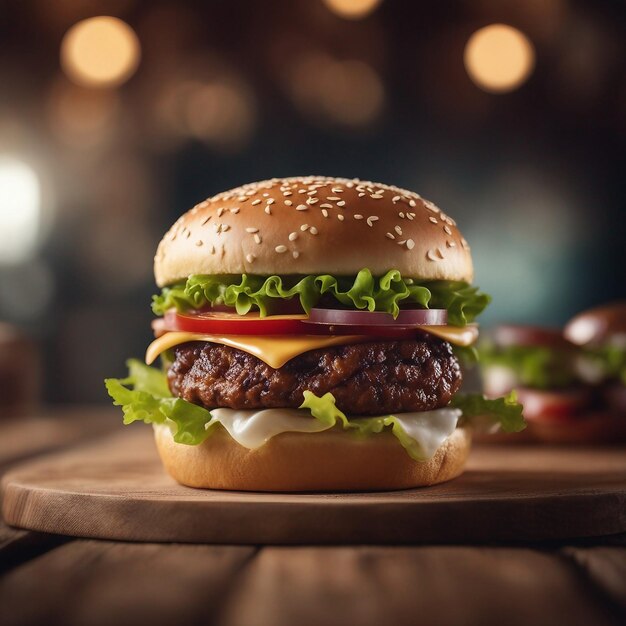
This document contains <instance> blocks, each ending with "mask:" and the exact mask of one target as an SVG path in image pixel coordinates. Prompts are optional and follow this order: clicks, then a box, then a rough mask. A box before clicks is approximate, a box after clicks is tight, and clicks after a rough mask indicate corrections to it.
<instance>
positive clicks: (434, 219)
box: [428, 215, 437, 224]
mask: <svg viewBox="0 0 626 626" xmlns="http://www.w3.org/2000/svg"><path fill="white" fill-rule="evenodd" d="M428 220H429V221H430V222H432V223H433V224H437V218H436V217H433V216H432V215H431V216H430V217H429V218H428Z"/></svg>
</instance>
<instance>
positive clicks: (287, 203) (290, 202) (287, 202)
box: [285, 200, 293, 206]
mask: <svg viewBox="0 0 626 626" xmlns="http://www.w3.org/2000/svg"><path fill="white" fill-rule="evenodd" d="M285 204H286V205H287V206H291V205H292V204H293V202H292V201H291V200H285Z"/></svg>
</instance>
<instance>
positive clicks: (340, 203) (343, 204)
mask: <svg viewBox="0 0 626 626" xmlns="http://www.w3.org/2000/svg"><path fill="white" fill-rule="evenodd" d="M337 206H346V201H345V200H339V202H337Z"/></svg>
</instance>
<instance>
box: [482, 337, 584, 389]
mask: <svg viewBox="0 0 626 626" xmlns="http://www.w3.org/2000/svg"><path fill="white" fill-rule="evenodd" d="M479 354H480V364H481V366H482V367H489V366H494V365H495V366H500V367H506V368H508V369H510V370H512V371H513V373H514V374H515V378H516V380H517V384H518V385H520V386H523V387H530V388H533V389H555V388H563V387H569V386H570V385H572V384H573V383H574V382H575V381H576V373H575V371H574V362H573V358H572V356H571V355H570V354H567V353H565V352H563V351H559V350H553V349H550V348H547V347H544V346H508V347H506V348H499V347H495V346H490V345H488V344H485V345H483V346H481V347H480V348H479Z"/></svg>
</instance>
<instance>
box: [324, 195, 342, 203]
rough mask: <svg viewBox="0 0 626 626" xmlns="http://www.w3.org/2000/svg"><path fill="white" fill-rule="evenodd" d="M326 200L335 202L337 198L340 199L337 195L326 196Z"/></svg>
mask: <svg viewBox="0 0 626 626" xmlns="http://www.w3.org/2000/svg"><path fill="white" fill-rule="evenodd" d="M326 200H331V201H332V202H336V201H337V200H341V198H340V197H339V196H326Z"/></svg>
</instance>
